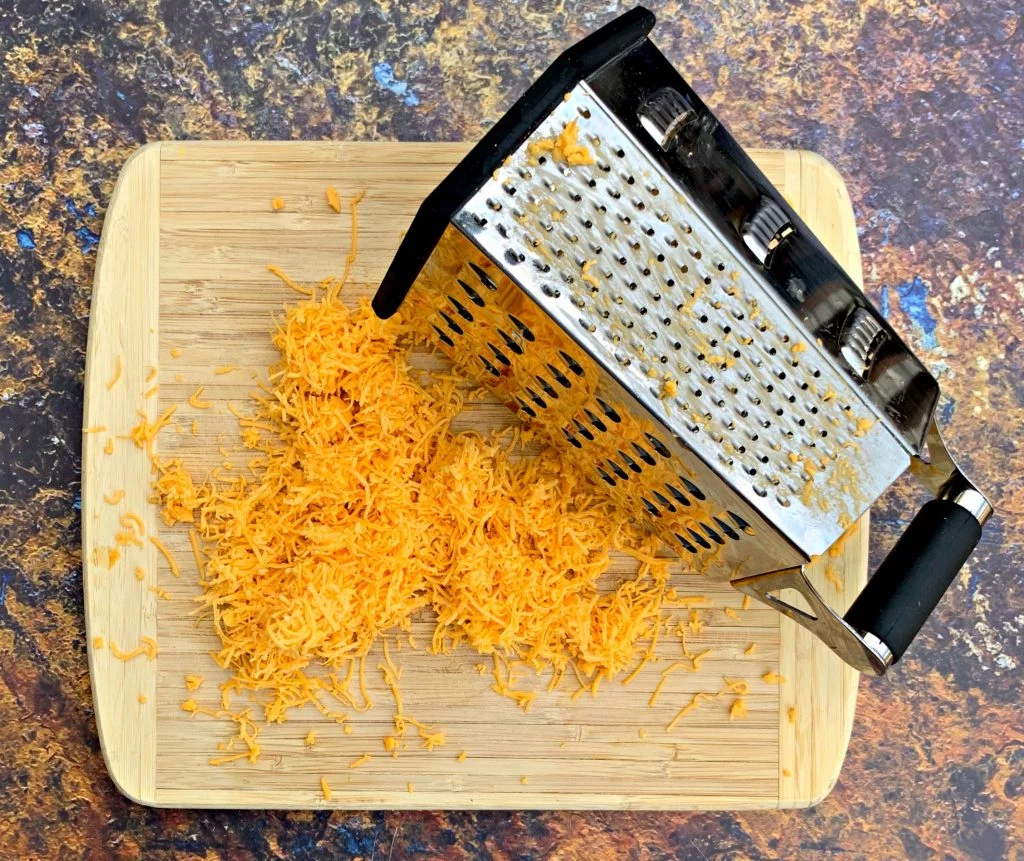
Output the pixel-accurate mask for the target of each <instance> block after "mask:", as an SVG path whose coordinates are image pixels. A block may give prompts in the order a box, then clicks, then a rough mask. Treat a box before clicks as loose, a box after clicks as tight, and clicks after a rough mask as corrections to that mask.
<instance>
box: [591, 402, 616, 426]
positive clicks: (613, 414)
mask: <svg viewBox="0 0 1024 861" xmlns="http://www.w3.org/2000/svg"><path fill="white" fill-rule="evenodd" d="M597 405H598V406H599V407H600V408H601V412H603V413H604V414H605V415H606V416H608V418H610V419H611V420H612V421H613V422H615V423H616V424H618V423H619V422H621V421H622V417H621V416H620V415H619V414H618V413H617V412H615V410H614V409H612V407H611V406H610V405H609V404H606V403H605V402H604V401H602V400H601V399H600V398H598V399H597Z"/></svg>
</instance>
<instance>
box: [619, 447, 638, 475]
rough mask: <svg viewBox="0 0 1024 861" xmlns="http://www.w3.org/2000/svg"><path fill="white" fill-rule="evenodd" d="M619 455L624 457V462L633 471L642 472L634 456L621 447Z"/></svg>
mask: <svg viewBox="0 0 1024 861" xmlns="http://www.w3.org/2000/svg"><path fill="white" fill-rule="evenodd" d="M619 457H621V458H622V462H623V463H624V464H626V466H628V467H629V468H630V469H631V470H633V472H642V469H641V467H640V464H638V463H637V462H636V461H635V460H633V458H631V457H630V456H629V455H628V454H626V453H625V452H624V451H623V450H622V449H621V448H620V449H619Z"/></svg>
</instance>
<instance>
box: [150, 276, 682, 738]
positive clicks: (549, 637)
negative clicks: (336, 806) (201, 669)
mask: <svg viewBox="0 0 1024 861" xmlns="http://www.w3.org/2000/svg"><path fill="white" fill-rule="evenodd" d="M413 341H414V339H413V333H412V331H411V329H410V327H409V326H407V325H406V324H405V323H403V322H402V320H401V319H400V318H399V317H395V318H392V319H391V320H388V321H382V320H380V319H378V318H377V317H376V316H375V315H374V313H373V312H372V310H371V309H370V308H369V306H368V305H367V304H362V305H360V306H359V307H358V308H355V309H350V308H348V307H347V306H346V305H345V304H344V303H343V302H342V301H341V300H340V299H338V298H337V297H336V296H335V295H334V294H333V292H328V294H327V295H325V296H323V297H322V298H321V299H319V300H311V301H305V302H302V303H301V304H299V305H297V306H295V307H293V308H291V309H290V310H289V311H288V312H287V314H286V316H285V318H284V320H283V321H282V323H281V325H280V328H279V329H278V331H277V333H276V335H275V336H274V343H275V346H276V347H277V348H278V350H279V351H280V354H281V362H280V365H279V367H278V368H277V369H276V370H275V371H274V373H273V374H272V376H271V378H270V387H269V390H268V392H267V394H266V396H265V397H262V396H261V397H260V398H259V399H258V403H257V404H256V411H255V414H254V415H253V416H252V417H250V418H243V419H242V420H241V422H240V424H241V426H242V439H243V443H244V444H245V445H246V446H248V447H249V448H250V449H253V450H254V454H255V455H256V456H255V457H254V459H253V461H252V462H251V464H250V466H251V467H252V470H253V474H255V476H256V478H255V479H252V478H247V477H245V476H243V475H235V476H234V477H231V478H229V479H221V480H219V481H218V480H217V479H213V480H211V481H210V482H208V483H207V484H205V485H203V486H200V487H197V486H196V485H195V483H194V482H193V480H192V478H191V477H190V476H189V475H188V473H187V472H186V470H185V469H184V466H183V465H182V464H181V463H180V462H177V461H174V462H168V463H160V464H158V477H157V479H156V481H155V484H154V488H155V491H156V494H157V497H158V499H159V500H160V502H161V503H162V505H163V515H164V519H165V521H166V522H167V523H168V524H172V523H175V522H185V523H190V524H194V526H195V528H196V529H197V531H198V534H199V537H200V538H201V539H202V544H203V547H204V549H205V554H206V557H207V559H206V561H205V568H204V571H203V577H202V585H203V596H202V598H201V600H202V602H203V603H204V604H205V605H206V607H208V608H209V611H210V613H211V615H212V618H213V624H214V626H215V628H216V631H217V633H218V635H219V637H220V640H221V643H222V648H221V649H220V651H219V653H218V660H219V662H220V664H221V665H222V666H224V667H226V668H229V669H230V670H231V671H232V673H233V679H232V682H231V684H230V687H231V689H232V690H248V691H256V692H261V693H263V694H265V695H266V698H265V699H264V702H265V717H266V718H267V719H268V720H269V721H280V720H283V719H284V718H285V715H286V712H287V710H288V709H289V708H292V707H295V706H300V705H303V704H306V703H314V704H315V705H316V706H317V707H318V708H320V709H321V711H323V712H325V713H331V714H332V715H333V714H336V713H333V712H330V709H329V706H328V705H326V704H325V702H324V697H325V695H327V699H328V700H329V701H330V700H334V701H338V702H340V703H341V704H342V705H343V706H344V707H346V708H350V709H356V710H361V709H364V708H367V707H369V705H370V704H371V703H370V701H369V699H368V698H367V696H366V694H365V682H364V681H363V679H364V678H365V666H364V663H363V661H362V659H363V658H365V656H366V655H367V653H368V652H369V651H370V649H371V647H372V646H373V645H374V643H375V642H376V641H377V639H378V638H379V637H380V636H381V635H382V633H384V632H385V631H388V630H389V629H404V630H408V629H409V626H410V622H411V619H412V617H413V615H414V614H416V613H418V612H420V611H426V610H429V611H432V612H433V613H434V615H435V616H436V620H437V624H436V628H435V631H434V635H433V640H432V643H431V648H432V650H434V651H436V652H447V651H449V650H451V649H452V648H454V647H455V646H457V645H459V644H463V643H464V644H466V645H468V646H469V647H471V648H473V649H475V650H476V651H478V652H480V653H483V654H488V655H490V654H493V655H495V680H496V681H495V686H494V689H495V690H496V691H498V692H499V693H502V694H504V695H506V696H510V697H512V698H513V699H516V700H517V702H519V704H520V705H522V706H523V707H524V708H528V707H529V703H530V702H531V701H532V696H533V694H527V693H524V692H520V691H516V690H514V688H513V686H512V684H510V680H511V672H510V670H509V665H508V661H509V660H513V661H516V662H523V663H526V664H528V665H530V666H531V667H533V668H535V669H537V670H543V669H547V668H550V669H551V670H552V671H553V672H554V673H555V674H556V675H557V676H559V677H560V675H561V673H563V672H564V671H565V670H566V668H567V666H569V664H570V662H572V664H573V665H574V667H575V668H576V669H578V670H580V671H581V672H582V673H583V674H585V675H586V676H588V677H589V680H590V683H591V684H592V685H594V686H595V687H596V684H597V682H598V681H599V680H600V678H610V677H612V676H614V675H615V674H617V673H619V672H621V671H622V670H623V669H625V668H626V667H627V666H628V665H630V664H631V663H632V662H633V661H634V660H635V658H636V657H637V655H638V651H639V649H640V647H639V645H638V644H639V643H640V641H641V640H642V639H643V638H645V637H648V636H650V635H651V633H652V631H653V629H654V627H655V625H656V623H657V622H658V621H659V619H660V613H661V607H662V603H663V600H664V598H665V593H666V585H665V584H666V580H667V577H668V566H667V561H666V560H662V559H657V558H655V556H654V555H653V551H654V547H653V545H652V544H651V541H652V539H650V538H649V537H646V534H642V533H640V532H639V531H638V530H636V529H635V528H634V527H633V526H631V525H630V523H629V522H628V520H627V519H625V518H624V517H622V516H621V515H618V514H617V513H616V512H615V511H614V510H612V507H611V505H610V503H608V502H607V501H606V500H604V499H601V498H598V497H597V496H595V495H593V494H592V493H591V491H590V490H589V489H588V487H587V486H585V485H584V484H583V483H582V482H581V481H580V480H578V479H577V478H575V477H574V476H575V473H574V471H573V470H572V469H570V468H568V467H567V466H565V465H563V464H562V462H561V460H560V455H559V454H558V453H556V452H554V451H552V450H548V451H545V452H544V453H542V454H541V455H540V456H539V457H531V458H526V457H523V456H521V454H520V451H521V446H522V444H523V439H522V437H523V434H522V433H521V432H513V433H510V434H509V435H507V436H506V437H504V438H499V437H491V438H485V437H482V436H480V435H479V434H477V433H473V432H465V433H459V434H454V433H452V432H451V431H450V429H449V426H450V423H451V421H452V419H453V418H454V417H455V416H456V415H457V414H458V413H459V411H460V409H461V407H462V399H461V397H460V395H459V394H458V392H459V388H458V384H459V382H460V381H459V379H458V378H456V377H454V376H451V375H448V376H444V375H441V376H436V377H434V378H432V379H430V380H426V381H424V382H420V381H418V380H417V379H416V378H415V377H414V374H413V373H412V372H411V369H410V365H409V352H410V349H411V347H412V345H413ZM146 436H147V435H146V434H140V437H142V438H143V440H145V437H146ZM610 547H615V548H621V549H625V550H626V551H627V552H629V553H632V555H634V556H635V557H636V558H637V560H638V561H639V570H638V572H637V576H636V577H635V579H632V580H627V581H626V582H623V583H621V584H620V585H619V586H618V587H617V588H615V589H613V590H611V591H602V590H601V589H600V588H599V586H598V579H599V578H600V577H601V576H602V575H603V574H605V573H606V572H607V570H608V567H609V563H610V558H609V548H610ZM357 661H358V663H356V662H357ZM356 666H358V674H359V678H360V684H359V686H360V689H361V691H362V692H361V693H360V694H358V695H357V694H356V693H354V692H352V691H351V690H350V685H351V684H352V683H353V675H354V673H353V668H354V667H356ZM321 667H322V668H326V672H325V671H321V669H319V668H321ZM381 669H382V671H384V674H385V680H386V681H388V682H389V685H390V686H391V688H392V690H393V693H394V696H395V701H396V706H397V710H398V715H396V725H399V724H401V725H399V726H398V729H399V735H403V734H404V724H405V723H411V724H412V725H414V726H417V728H419V729H420V736H421V738H422V739H423V741H424V746H428V747H430V746H433V745H434V744H437V743H439V740H438V735H439V734H436V733H434V732H433V731H430V730H429V729H427V728H421V727H419V725H418V724H416V723H415V721H413V720H412V719H411V718H409V717H408V716H407V715H404V714H403V713H402V708H401V700H400V694H399V693H398V689H397V675H398V674H397V673H396V672H395V670H394V668H393V665H392V667H391V668H390V669H389V668H388V667H386V666H382V668H381ZM400 718H401V719H402V721H401V722H400V720H399V719H400ZM441 738H442V739H443V737H441Z"/></svg>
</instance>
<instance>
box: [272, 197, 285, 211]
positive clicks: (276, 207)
mask: <svg viewBox="0 0 1024 861" xmlns="http://www.w3.org/2000/svg"><path fill="white" fill-rule="evenodd" d="M270 209H271V211H272V212H281V210H283V209H284V198H283V197H272V198H271V199H270Z"/></svg>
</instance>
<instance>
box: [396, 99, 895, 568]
mask: <svg viewBox="0 0 1024 861" xmlns="http://www.w3.org/2000/svg"><path fill="white" fill-rule="evenodd" d="M569 123H575V124H576V126H577V128H578V135H579V143H580V144H582V145H584V146H585V147H587V149H588V152H589V154H590V156H591V157H592V158H593V164H567V163H565V162H564V161H563V160H560V159H557V158H555V157H554V156H553V155H551V154H550V153H548V154H545V150H548V149H549V144H548V142H550V141H551V140H553V139H555V138H557V137H558V136H559V135H560V134H562V132H563V131H564V129H565V128H566V127H567V126H568V124H569ZM410 300H411V301H412V302H414V303H415V305H414V307H415V309H416V310H415V313H416V315H417V316H418V317H420V319H423V320H426V321H427V322H428V328H429V331H430V332H431V333H432V334H433V337H434V341H435V343H436V344H437V345H438V346H439V347H440V348H441V349H442V350H443V351H445V352H446V353H447V354H448V355H449V356H450V357H451V359H452V360H453V361H454V362H455V363H456V364H457V365H459V366H460V367H463V368H465V369H468V370H469V371H470V372H471V373H473V374H474V375H475V376H476V377H477V378H478V379H479V380H480V381H481V382H482V383H483V384H485V385H486V386H488V387H489V388H490V389H492V390H493V391H494V393H495V394H496V395H497V396H498V397H499V398H500V399H501V400H502V401H503V402H505V403H507V404H508V405H509V406H510V407H511V408H512V409H513V410H515V411H516V412H518V413H519V414H520V415H521V416H522V418H523V419H524V420H525V421H527V422H528V423H529V424H530V425H531V426H534V427H537V428H539V429H540V430H542V431H543V432H544V433H545V435H546V436H547V438H548V439H549V440H550V441H551V443H552V444H554V445H558V446H561V447H563V448H565V449H566V450H567V451H569V452H570V453H571V454H572V456H573V462H574V463H575V464H576V465H577V466H578V468H579V469H580V471H581V472H583V473H584V474H585V475H586V476H587V477H589V478H590V479H591V480H592V481H593V482H594V483H595V484H596V485H597V486H599V487H601V488H602V489H603V490H604V491H605V492H607V493H609V494H610V495H611V496H612V497H613V498H614V500H615V501H616V502H617V503H618V504H619V505H622V506H625V507H626V508H627V509H628V510H629V511H631V512H632V513H633V514H634V516H635V517H636V518H638V519H642V520H643V521H645V522H646V523H647V524H648V525H649V526H650V528H652V529H653V530H654V531H655V532H656V533H658V534H659V536H660V537H661V538H662V539H663V540H665V541H666V542H667V543H668V544H669V545H670V546H672V547H673V548H675V549H677V550H680V551H683V552H684V555H685V554H692V555H694V556H696V557H698V559H695V560H694V561H695V565H699V567H701V568H703V569H704V570H707V571H708V573H709V574H711V575H712V576H716V577H723V578H735V577H740V576H744V575H747V574H753V573H758V572H764V571H770V570H776V569H780V568H785V567H788V566H793V565H799V564H800V563H801V562H803V561H806V560H807V559H809V558H810V557H811V556H813V555H816V554H820V553H822V552H824V551H825V550H826V549H827V548H828V547H829V546H831V545H832V544H833V543H834V542H835V541H836V540H837V539H838V538H839V537H840V536H841V535H842V533H843V532H844V531H845V529H846V528H847V527H848V526H849V525H850V524H851V523H852V522H853V521H854V520H856V518H857V517H859V516H860V515H861V514H862V513H863V512H864V511H865V510H866V509H867V508H868V507H869V506H870V504H871V503H872V502H873V501H874V500H875V499H876V498H877V497H878V496H879V495H880V494H881V493H882V492H883V491H884V490H885V488H886V487H888V486H889V485H890V484H891V483H892V481H893V480H895V478H896V477H897V476H899V475H900V474H901V473H902V472H903V471H904V470H905V469H906V468H907V466H908V464H909V459H910V458H909V454H908V452H907V450H906V448H905V446H904V445H903V444H902V443H901V441H900V440H899V439H897V437H896V436H895V435H894V434H893V433H892V432H891V430H890V429H889V427H888V426H887V424H886V423H885V422H884V421H880V420H879V419H880V415H879V411H878V410H877V409H876V408H875V407H874V406H873V405H871V404H869V403H868V402H867V401H866V400H865V399H864V398H862V397H861V395H860V393H859V392H858V391H857V390H856V389H855V387H854V386H853V385H852V384H851V382H850V380H849V377H848V375H847V374H846V373H844V372H843V370H842V369H840V368H838V367H836V363H835V361H834V360H833V358H832V357H831V356H829V355H828V354H827V353H826V352H825V351H824V350H823V349H821V347H820V346H819V344H818V343H817V342H816V340H815V337H814V335H813V334H811V333H810V332H808V331H807V329H806V327H805V326H804V325H803V324H802V323H801V321H800V320H799V319H797V317H796V316H795V315H794V314H793V312H792V310H791V309H790V308H787V307H784V305H783V303H781V302H780V301H779V299H778V297H777V293H776V291H775V290H774V289H773V287H772V286H771V285H770V284H768V283H767V282H766V281H765V278H764V276H763V275H762V274H761V273H760V272H759V271H758V270H757V267H756V265H755V264H752V263H751V262H750V260H749V259H748V255H746V254H745V253H744V252H743V251H741V250H740V249H739V248H738V247H737V245H736V240H735V239H731V240H730V239H727V238H726V237H725V236H723V234H722V232H721V231H720V230H719V229H718V228H717V227H716V226H715V225H714V224H712V223H711V221H710V220H709V219H708V218H707V217H705V214H704V213H703V212H702V211H701V207H700V206H699V205H698V204H697V203H695V201H694V200H693V199H692V197H691V196H690V195H689V194H688V193H687V191H686V189H685V188H684V186H683V185H682V184H680V183H679V182H678V181H677V179H676V178H674V177H673V176H672V175H671V174H670V173H669V172H668V171H667V170H666V169H665V167H664V166H663V165H661V164H659V163H658V162H657V161H656V160H655V159H654V158H652V156H651V154H650V152H649V150H648V149H647V148H645V146H644V145H642V144H641V143H640V142H639V141H638V140H637V139H636V137H635V136H634V134H632V133H631V132H630V131H629V130H627V129H626V128H624V127H623V125H622V124H621V123H620V122H618V120H617V118H616V117H615V116H614V115H613V114H612V113H611V112H610V111H609V110H608V109H607V108H606V106H605V105H604V104H603V102H602V101H601V99H599V98H598V97H597V96H596V95H595V93H594V91H593V90H592V88H591V87H590V86H589V85H588V84H587V83H586V82H582V83H579V84H578V85H576V86H575V87H574V88H573V89H572V90H571V91H570V92H569V93H567V94H566V96H565V98H564V99H563V100H562V101H561V102H560V103H558V104H557V106H556V107H555V108H554V110H553V111H552V112H551V113H550V114H549V115H548V116H547V117H546V118H545V119H544V120H543V121H542V122H541V123H540V125H539V126H538V127H537V128H536V129H535V130H534V132H533V134H531V135H530V136H529V137H528V138H527V139H526V140H524V141H523V142H522V144H521V145H520V146H519V147H518V148H517V149H516V150H515V152H513V153H511V154H510V155H509V157H508V158H506V159H505V161H504V163H503V164H502V166H501V167H500V168H498V169H497V170H496V171H495V172H494V174H493V175H492V177H491V178H490V179H489V180H488V181H486V182H485V183H484V184H483V185H482V186H481V187H480V188H479V189H478V190H477V191H476V192H475V193H474V194H473V195H472V197H470V198H469V199H468V200H467V201H466V203H465V205H464V206H463V207H462V208H461V209H459V210H458V211H457V212H456V213H455V214H454V215H453V216H452V218H451V220H450V224H449V226H448V227H447V229H446V230H445V232H444V235H443V237H442V239H441V241H440V242H439V243H438V244H437V246H436V248H435V249H434V251H433V253H432V254H431V256H430V258H429V260H428V261H427V263H426V265H425V266H424V267H423V269H422V271H421V273H420V275H419V277H418V278H417V281H416V284H415V286H414V288H413V291H412V293H411V294H410Z"/></svg>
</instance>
